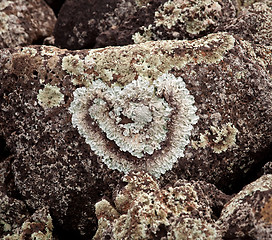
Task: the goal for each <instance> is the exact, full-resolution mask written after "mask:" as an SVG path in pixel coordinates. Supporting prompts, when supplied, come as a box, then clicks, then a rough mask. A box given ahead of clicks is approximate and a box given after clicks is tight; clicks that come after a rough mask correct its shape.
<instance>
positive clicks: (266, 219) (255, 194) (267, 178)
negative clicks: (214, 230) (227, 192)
mask: <svg viewBox="0 0 272 240" xmlns="http://www.w3.org/2000/svg"><path fill="white" fill-rule="evenodd" d="M217 223H218V224H219V225H220V226H221V229H222V230H223V238H224V239H271V236H272V175H271V174H267V175H264V176H262V177H261V178H259V179H257V180H256V181H255V182H252V183H251V184H249V185H247V186H245V187H244V188H243V189H242V190H241V191H240V192H239V193H238V194H236V195H235V196H234V197H233V198H232V199H231V200H230V201H229V202H228V203H227V204H226V205H225V207H224V209H223V211H222V213H221V216H220V219H219V220H218V222H217Z"/></svg>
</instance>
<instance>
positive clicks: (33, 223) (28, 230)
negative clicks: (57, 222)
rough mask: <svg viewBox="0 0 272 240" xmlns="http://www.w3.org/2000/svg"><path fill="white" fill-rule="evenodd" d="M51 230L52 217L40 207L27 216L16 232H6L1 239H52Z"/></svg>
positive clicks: (46, 210)
mask: <svg viewBox="0 0 272 240" xmlns="http://www.w3.org/2000/svg"><path fill="white" fill-rule="evenodd" d="M52 231H53V224H52V218H51V216H50V214H49V212H48V209H46V208H42V209H40V210H37V211H36V212H35V213H34V214H33V215H31V216H30V217H29V218H27V220H25V221H24V223H23V224H22V226H21V227H20V228H19V229H18V230H17V231H16V232H17V233H14V234H12V235H10V234H8V235H6V236H4V238H3V240H18V239H20V240H21V239H22V240H24V239H30V240H51V239H53V236H52Z"/></svg>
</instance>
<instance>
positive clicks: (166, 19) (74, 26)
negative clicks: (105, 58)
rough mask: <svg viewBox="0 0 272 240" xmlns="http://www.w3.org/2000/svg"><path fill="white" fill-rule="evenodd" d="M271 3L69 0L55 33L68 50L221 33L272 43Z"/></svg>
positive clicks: (189, 0) (201, 0) (256, 41)
mask: <svg viewBox="0 0 272 240" xmlns="http://www.w3.org/2000/svg"><path fill="white" fill-rule="evenodd" d="M101 6H103V7H101ZM271 6H272V4H271V1H261V2H259V1H234V0H223V1H219V0H205V1H203V0H197V1H195V0H184V1H180V0H169V1H166V0H160V1H149V0H145V1H142V0H141V1H140V0H129V1H123V0H118V1H109V0H103V1H102V2H101V1H88V0H80V1H72V0H68V1H66V2H65V4H64V5H63V8H62V10H61V12H60V14H59V18H58V21H57V24H56V28H55V33H54V35H55V39H56V45H57V46H59V47H62V48H68V49H82V48H93V47H95V48H98V47H105V46H115V45H127V44H132V43H140V42H146V41H149V40H163V39H166V40H169V39H188V40H190V39H196V38H199V37H202V36H205V35H207V34H210V33H214V32H219V31H225V32H229V33H232V34H237V36H239V37H240V38H242V39H245V40H248V41H252V42H254V43H261V44H265V45H271V42H272V33H271V31H272V30H271V29H272V23H271V22H272V21H271V20H272V9H271ZM78 12H80V14H77V13H78ZM71 15H72V16H73V18H71Z"/></svg>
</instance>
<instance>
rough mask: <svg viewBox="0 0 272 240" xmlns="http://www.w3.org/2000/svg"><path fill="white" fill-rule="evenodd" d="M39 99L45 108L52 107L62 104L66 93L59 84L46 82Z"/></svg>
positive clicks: (38, 96) (40, 91)
mask: <svg viewBox="0 0 272 240" xmlns="http://www.w3.org/2000/svg"><path fill="white" fill-rule="evenodd" d="M37 99H38V102H39V104H40V105H41V106H43V107H44V108H52V107H58V106H60V104H61V102H62V101H64V95H63V94H62V93H61V92H60V89H59V88H58V87H57V86H52V85H50V84H46V85H45V87H44V89H40V90H39V94H38V95H37Z"/></svg>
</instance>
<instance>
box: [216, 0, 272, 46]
mask: <svg viewBox="0 0 272 240" xmlns="http://www.w3.org/2000/svg"><path fill="white" fill-rule="evenodd" d="M253 2H254V1H253ZM216 31H227V32H229V33H233V34H236V35H237V36H239V37H240V38H242V39H245V40H248V41H251V42H254V43H258V44H262V45H267V46H269V45H270V46H271V42H272V3H271V1H263V2H262V1H260V2H256V3H251V4H245V5H244V6H242V7H241V8H240V9H239V12H238V16H237V17H236V18H234V19H233V20H232V21H230V22H229V23H228V24H226V25H221V26H219V27H218V28H217V29H216Z"/></svg>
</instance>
